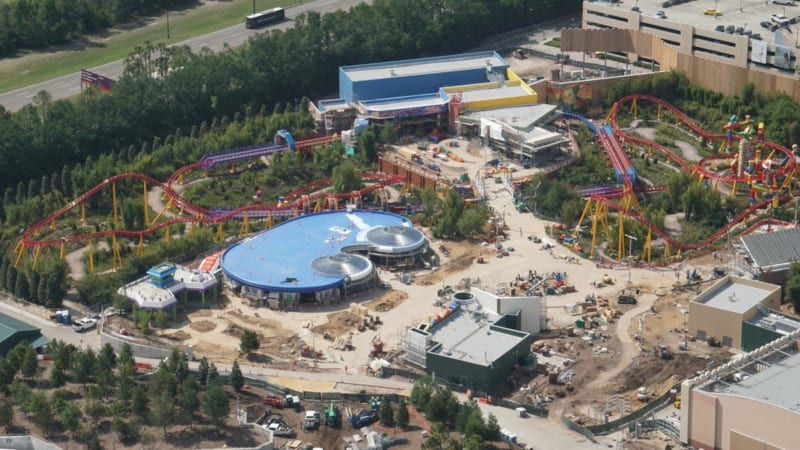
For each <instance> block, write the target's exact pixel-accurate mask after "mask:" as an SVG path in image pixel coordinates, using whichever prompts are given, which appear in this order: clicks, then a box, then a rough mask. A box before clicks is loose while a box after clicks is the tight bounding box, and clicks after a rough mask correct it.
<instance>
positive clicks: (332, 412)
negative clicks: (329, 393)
mask: <svg viewBox="0 0 800 450" xmlns="http://www.w3.org/2000/svg"><path fill="white" fill-rule="evenodd" d="M325 425H327V426H329V427H331V428H339V427H340V426H342V416H341V414H339V408H337V407H336V405H334V404H333V400H331V406H329V407H327V408H325Z"/></svg>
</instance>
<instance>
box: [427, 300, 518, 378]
mask: <svg viewBox="0 0 800 450" xmlns="http://www.w3.org/2000/svg"><path fill="white" fill-rule="evenodd" d="M496 320H497V317H496V316H495V317H494V318H489V317H487V314H486V313H485V312H482V313H481V314H479V315H474V314H473V313H472V312H470V311H465V310H458V311H456V312H454V313H453V314H451V315H450V317H448V318H447V319H446V320H445V321H444V322H442V323H441V324H439V325H438V326H437V327H435V328H434V329H433V331H431V340H432V341H435V342H438V343H440V344H442V345H441V347H439V348H437V349H434V350H431V352H432V353H436V354H439V355H443V356H447V357H450V358H453V359H457V360H461V361H465V362H469V363H472V364H476V365H482V366H489V365H490V364H492V363H493V362H494V361H495V360H497V359H498V358H500V357H501V356H502V355H503V354H505V353H506V352H508V351H509V350H511V349H512V348H513V347H514V346H515V345H517V344H518V343H519V342H520V341H522V340H523V339H524V337H521V336H519V335H517V334H518V333H520V332H518V331H515V330H509V331H510V333H506V332H503V331H502V330H498V329H496V328H495V329H490V327H491V325H492V323H494V322H495V321H496ZM512 333H515V334H512ZM523 334H524V335H527V333H523Z"/></svg>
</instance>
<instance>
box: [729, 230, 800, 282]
mask: <svg viewBox="0 0 800 450" xmlns="http://www.w3.org/2000/svg"><path fill="white" fill-rule="evenodd" d="M741 241H742V244H743V245H744V247H745V249H746V250H747V253H748V254H749V255H750V259H752V260H753V265H754V266H756V268H758V269H760V270H761V271H762V272H767V271H770V270H786V269H788V267H789V265H790V264H791V263H792V262H794V261H800V229H798V228H791V229H788V230H781V231H774V232H771V233H763V234H751V235H748V236H742V237H741Z"/></svg>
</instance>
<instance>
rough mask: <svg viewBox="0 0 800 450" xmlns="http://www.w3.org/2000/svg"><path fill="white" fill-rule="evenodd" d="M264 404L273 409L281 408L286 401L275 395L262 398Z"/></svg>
mask: <svg viewBox="0 0 800 450" xmlns="http://www.w3.org/2000/svg"><path fill="white" fill-rule="evenodd" d="M264 404H265V405H269V406H272V407H275V408H283V407H284V406H286V399H285V398H283V397H280V396H277V395H267V396H266V397H264Z"/></svg>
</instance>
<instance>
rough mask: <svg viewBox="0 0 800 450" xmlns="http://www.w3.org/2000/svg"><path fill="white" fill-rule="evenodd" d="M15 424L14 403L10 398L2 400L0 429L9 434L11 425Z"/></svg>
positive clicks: (0, 401) (0, 403)
mask: <svg viewBox="0 0 800 450" xmlns="http://www.w3.org/2000/svg"><path fill="white" fill-rule="evenodd" d="M13 423H14V403H13V402H12V401H11V399H10V398H5V399H3V400H0V427H3V429H4V430H5V431H6V432H8V429H9V427H10V426H11V424H13Z"/></svg>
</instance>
